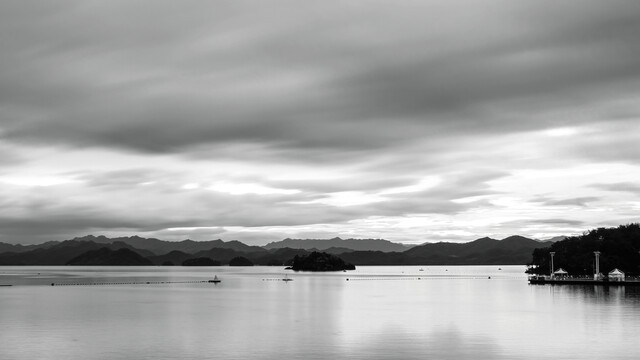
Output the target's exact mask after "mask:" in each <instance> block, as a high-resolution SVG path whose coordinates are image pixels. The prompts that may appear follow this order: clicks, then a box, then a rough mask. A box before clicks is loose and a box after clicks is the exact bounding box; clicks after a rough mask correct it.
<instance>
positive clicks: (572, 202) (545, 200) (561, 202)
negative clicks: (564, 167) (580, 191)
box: [532, 196, 602, 207]
mask: <svg viewBox="0 0 640 360" xmlns="http://www.w3.org/2000/svg"><path fill="white" fill-rule="evenodd" d="M600 200H602V199H601V198H600V197H596V196H582V197H574V198H566V199H552V198H549V197H546V196H538V197H536V198H534V199H532V201H533V202H539V203H541V204H542V205H545V206H580V207H585V206H588V205H589V203H592V202H596V201H600Z"/></svg>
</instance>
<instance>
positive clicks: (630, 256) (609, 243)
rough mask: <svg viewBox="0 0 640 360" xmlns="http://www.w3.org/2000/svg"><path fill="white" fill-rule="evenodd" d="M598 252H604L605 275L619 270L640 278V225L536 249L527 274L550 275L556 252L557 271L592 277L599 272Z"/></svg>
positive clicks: (592, 232)
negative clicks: (595, 253) (596, 254)
mask: <svg viewBox="0 0 640 360" xmlns="http://www.w3.org/2000/svg"><path fill="white" fill-rule="evenodd" d="M594 251H600V272H602V273H603V274H607V273H608V272H609V271H611V270H613V269H615V268H618V269H620V270H622V271H624V272H625V273H626V274H627V275H631V276H633V275H640V253H639V251H640V224H629V225H620V226H618V227H617V228H598V229H594V230H590V231H588V232H585V233H584V234H582V235H580V236H573V237H568V238H566V239H565V240H562V241H558V242H556V243H554V244H552V245H551V246H549V247H546V248H539V249H535V250H533V254H532V255H533V259H532V261H531V263H530V264H528V265H529V266H530V268H529V269H528V270H527V272H528V273H530V274H549V273H550V272H551V255H550V252H555V254H554V257H553V264H554V268H555V269H556V270H557V269H558V268H560V267H562V268H563V269H565V270H566V271H567V272H569V274H570V275H592V274H593V273H594V271H595V269H594V267H595V265H594V262H595V256H594V253H593V252H594Z"/></svg>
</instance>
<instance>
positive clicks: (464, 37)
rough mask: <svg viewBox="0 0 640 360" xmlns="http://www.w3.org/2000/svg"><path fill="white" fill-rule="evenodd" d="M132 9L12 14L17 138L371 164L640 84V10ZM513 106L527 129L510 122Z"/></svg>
mask: <svg viewBox="0 0 640 360" xmlns="http://www.w3.org/2000/svg"><path fill="white" fill-rule="evenodd" d="M117 5H118V4H109V5H108V6H107V5H99V4H96V3H87V4H85V3H64V4H61V5H60V8H58V7H55V6H51V5H47V6H45V7H43V9H39V11H36V12H31V11H27V10H25V9H24V8H23V7H22V6H21V5H20V4H18V3H10V4H8V5H5V11H3V13H4V14H6V15H5V16H3V17H2V20H3V21H2V23H3V24H4V25H3V33H10V34H12V36H7V37H4V38H3V40H2V42H0V47H1V48H3V49H4V50H5V51H3V52H2V53H3V54H4V55H3V56H2V57H3V60H4V61H3V64H5V66H4V67H2V68H0V78H1V79H2V82H0V83H1V84H3V85H0V94H1V95H2V96H0V99H2V100H1V102H2V105H4V106H12V107H14V108H16V109H22V111H19V113H18V114H16V115H15V116H13V117H12V118H11V119H4V120H3V128H4V136H5V137H6V138H8V139H11V140H12V141H28V142H33V143H36V142H37V143H42V142H45V143H59V144H60V143H61V144H67V145H71V146H83V147H87V146H96V145H98V146H108V147H123V148H127V149H132V150H136V151H143V152H160V153H163V152H183V151H186V150H188V149H191V148H193V147H195V146H197V145H203V144H219V145H222V146H224V145H225V144H234V143H249V144H262V145H263V146H264V147H266V148H267V149H272V151H271V152H270V153H271V154H272V155H273V154H277V156H279V157H282V158H289V157H296V156H300V154H301V152H302V153H303V154H307V155H306V156H309V157H311V158H313V157H314V154H316V155H319V154H325V155H326V156H328V157H329V158H331V153H332V152H335V153H336V154H340V150H341V149H342V152H343V153H344V152H346V153H349V152H351V151H355V152H357V155H358V157H360V158H362V157H366V156H367V153H362V152H358V151H359V150H363V149H364V150H376V149H384V148H387V149H388V148H394V147H396V146H397V145H398V144H399V143H408V142H416V141H425V140H426V139H430V138H441V137H453V138H455V137H457V136H459V135H463V134H468V133H469V132H473V133H475V134H486V135H490V134H491V133H495V132H510V131H523V130H532V129H539V128H546V127H548V126H549V125H553V124H557V119H553V120H552V119H545V120H538V121H535V122H532V121H524V119H527V118H528V117H530V116H533V115H534V114H535V113H534V112H533V111H534V110H533V109H530V108H529V107H530V104H532V103H533V104H537V105H544V104H550V103H551V102H558V101H560V102H563V101H564V102H568V103H573V104H574V105H577V101H580V102H582V101H584V100H585V98H584V97H583V96H578V98H577V99H576V95H577V94H578V93H580V94H583V93H584V94H591V95H585V96H587V99H590V100H594V101H601V99H602V98H603V96H604V100H606V99H608V98H610V97H611V96H615V92H616V89H619V87H618V85H616V83H617V82H620V81H623V80H624V81H626V82H629V81H631V80H632V79H637V78H638V74H640V65H638V62H637V61H634V59H635V58H637V57H638V55H640V47H639V46H638V45H637V41H636V37H637V34H638V33H640V26H639V25H638V24H640V9H639V8H638V6H637V4H635V3H634V2H622V3H619V4H618V3H617V4H616V6H604V5H600V4H599V3H597V2H589V3H581V6H580V8H581V11H580V12H579V14H580V15H577V14H576V13H575V11H573V8H572V7H570V6H562V7H560V9H559V11H558V13H554V14H549V12H548V11H546V9H545V7H544V6H543V5H540V7H532V6H530V5H522V4H512V3H508V2H507V3H503V4H501V6H504V8H503V9H502V11H501V12H498V13H496V14H492V13H488V12H487V10H485V9H482V7H479V8H476V6H479V5H478V4H475V3H472V2H471V3H469V4H467V5H468V6H472V7H473V8H475V9H476V10H480V11H479V13H478V17H477V18H472V19H470V20H472V21H471V22H470V23H469V24H466V25H461V24H457V23H448V22H444V21H443V20H442V19H441V16H440V15H436V14H434V13H433V12H432V10H433V9H432V8H431V5H432V4H419V3H416V4H413V5H412V6H413V7H412V8H411V9H408V8H404V7H402V6H400V7H394V8H388V7H385V6H381V5H380V4H377V5H372V6H370V7H366V8H365V7H344V8H342V9H341V10H340V9H337V8H334V7H333V6H331V7H325V6H321V5H314V6H312V7H319V9H318V10H323V11H326V13H325V15H315V16H314V15H313V13H312V12H310V10H309V9H308V6H307V5H305V6H304V7H299V6H290V7H289V6H288V7H287V8H286V10H285V9H283V8H279V9H280V11H276V10H275V9H278V8H277V7H276V8H271V7H266V6H260V5H258V4H251V5H249V4H243V3H239V4H235V3H226V4H225V5H224V6H220V7H216V9H215V11H214V9H211V8H208V7H206V6H205V7H202V5H205V4H201V3H200V4H197V5H198V6H197V7H196V8H197V9H193V10H194V11H176V7H177V6H176V5H171V4H170V3H160V4H157V3H153V4H148V5H152V6H148V7H146V6H139V5H129V6H127V7H121V6H117ZM289 5H294V4H289ZM440 5H442V4H440ZM246 7H251V8H252V10H256V11H257V12H258V15H256V14H255V13H254V12H250V11H246ZM183 10H184V9H183ZM339 10H340V11H339ZM441 10H442V11H449V12H451V13H455V14H459V13H460V12H461V10H460V8H458V6H442V8H441ZM569 10H571V11H569ZM360 13H362V14H360ZM356 14H360V15H361V16H357V17H356V16H355V15H356ZM425 16H427V18H428V19H433V20H437V22H436V23H435V24H436V25H430V24H429V21H426V20H425V18H424V17H425ZM508 16H515V17H516V18H517V19H520V20H523V19H526V21H522V23H521V24H517V23H515V22H513V21H510V20H509V17H508ZM26 17H28V18H29V19H30V21H29V22H28V23H29V27H28V28H27V27H24V26H23V25H22V24H25V23H27V22H26V21H21V20H23V18H26ZM383 19H384V20H383ZM223 20H224V21H223ZM460 26H461V28H460V29H458V30H455V29H456V28H458V27H460ZM476 26H477V27H480V26H485V29H484V30H485V31H486V35H487V37H486V38H482V37H481V36H480V35H479V34H477V33H475V31H477V29H476V28H475V27H476ZM78 29H82V31H79V30H78ZM603 86H606V88H607V91H606V92H601V91H599V89H601V88H602V87H603ZM592 90H593V92H592V93H590V91H592ZM634 91H635V92H636V93H637V92H638V89H637V88H635V89H634ZM523 99H524V100H525V103H519V102H513V101H512V100H518V101H519V100H523ZM536 99H537V100H536ZM498 104H501V105H498ZM496 106H500V107H504V108H505V109H508V110H509V112H510V113H512V112H520V115H521V116H520V117H521V118H522V120H517V119H513V118H512V117H511V116H504V115H505V114H502V115H498V116H496V115H495V111H496V110H495V107H496ZM523 112H524V113H523ZM580 121H583V120H581V119H580V118H565V119H562V120H561V122H562V123H575V122H580ZM210 155H215V154H211V153H210ZM302 156H303V157H304V156H305V155H302ZM333 158H335V157H333ZM327 161H328V160H327Z"/></svg>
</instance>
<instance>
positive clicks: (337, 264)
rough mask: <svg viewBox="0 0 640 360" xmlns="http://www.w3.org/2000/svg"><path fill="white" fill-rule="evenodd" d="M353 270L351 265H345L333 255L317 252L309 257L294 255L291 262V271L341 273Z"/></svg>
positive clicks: (353, 267)
mask: <svg viewBox="0 0 640 360" xmlns="http://www.w3.org/2000/svg"><path fill="white" fill-rule="evenodd" d="M355 268H356V267H355V266H354V265H353V264H348V263H345V262H344V260H342V259H341V258H339V257H337V256H335V255H332V254H327V253H326V252H318V251H314V252H312V253H311V254H309V255H302V256H299V255H296V256H295V257H294V258H293V261H292V262H291V269H292V270H296V271H300V270H302V271H341V270H355Z"/></svg>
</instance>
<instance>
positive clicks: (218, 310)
mask: <svg viewBox="0 0 640 360" xmlns="http://www.w3.org/2000/svg"><path fill="white" fill-rule="evenodd" d="M421 268H422V269H423V271H420V269H421ZM500 268H501V269H500ZM524 270H525V267H524V266H501V267H498V266H423V267H420V266H359V267H358V269H357V270H355V271H349V272H346V273H345V272H335V273H307V272H291V271H285V270H283V268H282V267H262V266H256V267H242V268H239V267H238V268H234V267H226V266H222V267H68V266H61V267H55V266H52V267H42V266H26V267H8V266H4V267H0V284H13V286H11V287H0V324H1V328H0V357H1V358H2V359H11V360H21V359H29V360H32V359H218V358H220V359H276V358H281V359H302V358H304V359H328V358H336V359H578V358H579V359H637V358H638V357H639V356H640V342H638V341H637V339H636V338H635V336H637V334H639V333H640V288H636V287H628V288H624V287H611V288H609V287H599V286H577V285H573V286H572V285H562V286H551V285H529V284H528V283H527V281H526V280H527V276H526V274H524ZM285 274H288V277H289V278H290V279H293V281H288V282H285V281H281V279H282V278H284V276H285ZM214 275H217V276H218V277H219V278H220V279H221V280H222V282H221V283H220V284H211V283H207V282H198V281H206V280H209V279H212V278H213V276H214ZM147 282H149V284H147ZM51 283H54V284H56V285H55V286H51V285H50V284H51ZM67 284H104V285H67Z"/></svg>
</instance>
